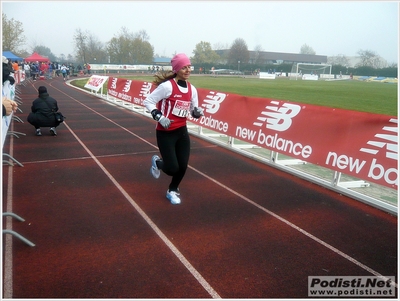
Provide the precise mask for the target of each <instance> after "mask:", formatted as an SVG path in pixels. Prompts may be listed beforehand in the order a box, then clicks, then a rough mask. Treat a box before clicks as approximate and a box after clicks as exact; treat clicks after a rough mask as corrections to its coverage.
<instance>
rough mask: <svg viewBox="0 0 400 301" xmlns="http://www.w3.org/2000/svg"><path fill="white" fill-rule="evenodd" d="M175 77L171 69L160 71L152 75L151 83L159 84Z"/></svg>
mask: <svg viewBox="0 0 400 301" xmlns="http://www.w3.org/2000/svg"><path fill="white" fill-rule="evenodd" d="M174 77H176V73H174V72H173V71H160V72H157V73H156V74H155V75H154V80H153V84H154V85H156V86H158V85H159V84H161V83H163V82H166V81H167V80H170V79H171V78H174Z"/></svg>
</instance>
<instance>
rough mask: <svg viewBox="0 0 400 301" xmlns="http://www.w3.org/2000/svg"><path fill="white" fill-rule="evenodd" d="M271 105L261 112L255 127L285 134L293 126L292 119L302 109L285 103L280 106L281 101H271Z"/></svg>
mask: <svg viewBox="0 0 400 301" xmlns="http://www.w3.org/2000/svg"><path fill="white" fill-rule="evenodd" d="M270 104H271V105H269V106H266V107H265V108H266V110H265V111H262V112H261V115H262V116H260V117H258V118H257V120H258V121H255V122H254V123H253V125H255V126H259V127H261V126H263V124H265V127H266V128H268V129H271V130H275V131H279V132H283V131H286V130H287V129H288V128H290V126H291V125H292V118H293V117H295V116H296V115H297V114H299V112H300V110H301V107H300V106H299V105H294V104H289V103H283V104H282V105H279V104H280V103H279V101H274V100H273V101H271V103H270Z"/></svg>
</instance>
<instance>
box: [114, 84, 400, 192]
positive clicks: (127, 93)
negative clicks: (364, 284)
mask: <svg viewBox="0 0 400 301" xmlns="http://www.w3.org/2000/svg"><path fill="white" fill-rule="evenodd" d="M154 88H155V87H153V86H152V84H151V83H149V82H142V81H132V80H127V79H122V78H112V77H110V79H109V82H108V93H109V95H111V96H114V97H116V98H119V99H122V100H125V101H128V102H131V103H135V104H138V105H142V106H143V101H144V99H145V98H146V95H147V94H148V93H150V92H151V91H152V90H153V89H154ZM197 90H198V93H199V106H201V107H203V108H204V113H205V116H203V117H201V118H199V119H193V118H192V117H191V116H188V119H189V121H190V122H193V123H195V124H198V125H201V126H204V127H206V128H208V129H212V130H214V131H217V132H220V133H223V134H226V135H228V136H232V137H234V138H237V139H240V140H243V141H246V142H249V143H252V144H255V145H259V146H261V147H264V148H267V149H270V150H273V151H276V152H278V153H282V154H285V155H288V156H290V157H293V158H298V159H301V160H304V161H306V162H309V163H313V164H317V165H319V166H323V167H326V168H329V169H331V170H335V171H339V172H343V173H345V174H348V175H352V176H354V177H356V178H359V179H363V180H366V181H371V182H375V183H378V184H380V185H384V186H387V187H391V188H394V189H397V187H398V169H397V162H398V127H397V117H394V116H393V117H391V116H387V115H379V114H371V113H363V112H357V111H349V110H341V109H334V108H328V107H322V106H316V105H307V104H300V103H293V102H287V101H282V100H275V99H266V98H256V97H246V96H240V95H236V94H231V93H224V92H219V91H213V90H211V91H210V90H207V89H201V88H197Z"/></svg>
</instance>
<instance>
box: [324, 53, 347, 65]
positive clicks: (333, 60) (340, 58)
mask: <svg viewBox="0 0 400 301" xmlns="http://www.w3.org/2000/svg"><path fill="white" fill-rule="evenodd" d="M328 63H329V64H332V65H341V66H348V65H349V59H348V58H347V57H346V56H345V55H344V54H338V55H337V56H333V57H330V58H329V59H328Z"/></svg>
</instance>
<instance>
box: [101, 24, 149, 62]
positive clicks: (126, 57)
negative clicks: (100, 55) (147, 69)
mask: <svg viewBox="0 0 400 301" xmlns="http://www.w3.org/2000/svg"><path fill="white" fill-rule="evenodd" d="M148 38H149V37H148V35H147V33H146V31H144V30H141V31H139V32H138V33H136V34H133V33H131V32H130V31H129V30H128V29H127V28H126V27H122V28H121V31H120V33H119V34H118V35H117V36H114V37H113V38H112V39H111V40H110V41H109V42H108V43H107V51H108V54H109V55H110V61H111V63H117V64H135V63H148V64H150V63H152V62H153V56H154V48H153V46H152V45H151V44H150V43H149V42H148V41H147V39H148Z"/></svg>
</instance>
